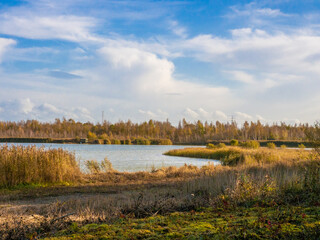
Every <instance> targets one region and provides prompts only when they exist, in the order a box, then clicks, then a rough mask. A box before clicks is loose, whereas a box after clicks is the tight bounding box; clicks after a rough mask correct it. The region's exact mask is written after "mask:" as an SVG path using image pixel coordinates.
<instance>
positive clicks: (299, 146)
mask: <svg viewBox="0 0 320 240" xmlns="http://www.w3.org/2000/svg"><path fill="white" fill-rule="evenodd" d="M298 148H300V149H305V148H306V146H305V145H304V144H302V143H301V144H299V145H298Z"/></svg>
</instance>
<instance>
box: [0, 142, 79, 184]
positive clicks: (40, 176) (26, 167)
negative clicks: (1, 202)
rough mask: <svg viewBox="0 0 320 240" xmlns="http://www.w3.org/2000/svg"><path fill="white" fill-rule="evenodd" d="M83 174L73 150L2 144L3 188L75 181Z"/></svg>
mask: <svg viewBox="0 0 320 240" xmlns="http://www.w3.org/2000/svg"><path fill="white" fill-rule="evenodd" d="M79 174H80V169H79V167H78V163H77V161H76V159H75V156H74V154H73V153H70V152H68V151H65V150H63V149H44V148H36V147H35V146H14V145H11V146H8V145H2V146H0V187H13V186H16V185H19V184H38V183H57V182H66V181H74V180H75V179H76V177H77V176H79Z"/></svg>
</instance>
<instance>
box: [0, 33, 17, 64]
mask: <svg viewBox="0 0 320 240" xmlns="http://www.w3.org/2000/svg"><path fill="white" fill-rule="evenodd" d="M14 44H16V41H14V40H12V39H8V38H0V63H1V62H2V58H3V55H4V53H5V52H6V51H7V50H8V48H10V47H11V46H13V45H14Z"/></svg>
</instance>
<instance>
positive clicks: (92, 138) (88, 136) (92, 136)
mask: <svg viewBox="0 0 320 240" xmlns="http://www.w3.org/2000/svg"><path fill="white" fill-rule="evenodd" d="M87 138H88V139H89V141H90V140H91V141H92V140H95V139H97V135H96V134H95V133H93V132H90V131H89V132H88V135H87Z"/></svg>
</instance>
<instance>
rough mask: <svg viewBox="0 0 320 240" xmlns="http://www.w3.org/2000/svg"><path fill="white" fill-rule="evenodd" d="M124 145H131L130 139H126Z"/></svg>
mask: <svg viewBox="0 0 320 240" xmlns="http://www.w3.org/2000/svg"><path fill="white" fill-rule="evenodd" d="M123 143H124V144H126V145H131V140H130V138H127V139H125V140H124V142H123Z"/></svg>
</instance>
